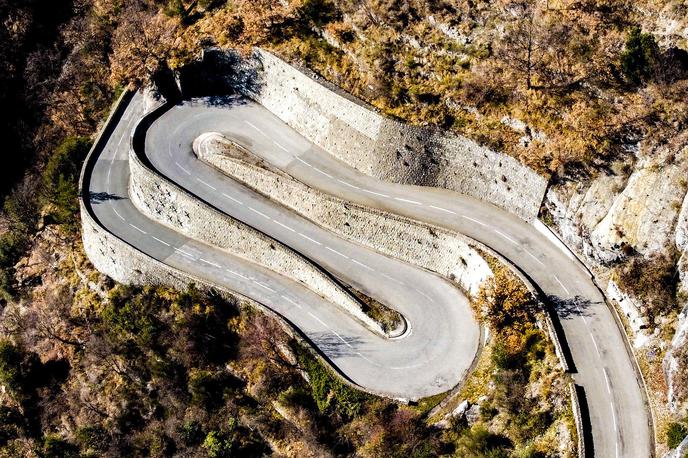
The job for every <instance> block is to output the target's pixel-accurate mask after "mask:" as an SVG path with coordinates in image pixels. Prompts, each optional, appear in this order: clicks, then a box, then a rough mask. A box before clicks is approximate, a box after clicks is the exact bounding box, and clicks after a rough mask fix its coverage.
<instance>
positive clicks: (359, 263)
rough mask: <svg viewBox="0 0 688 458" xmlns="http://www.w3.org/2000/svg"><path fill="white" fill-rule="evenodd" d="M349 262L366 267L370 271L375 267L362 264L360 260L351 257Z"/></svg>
mask: <svg viewBox="0 0 688 458" xmlns="http://www.w3.org/2000/svg"><path fill="white" fill-rule="evenodd" d="M351 262H353V263H354V264H358V265H359V266H361V267H363V268H364V269H368V270H370V271H373V272H375V269H373V268H372V267H370V266H368V265H366V264H363V263H362V262H361V261H357V260H356V259H351Z"/></svg>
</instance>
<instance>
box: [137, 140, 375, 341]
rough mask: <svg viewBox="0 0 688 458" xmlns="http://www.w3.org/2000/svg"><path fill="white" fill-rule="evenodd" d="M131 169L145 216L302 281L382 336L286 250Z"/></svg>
mask: <svg viewBox="0 0 688 458" xmlns="http://www.w3.org/2000/svg"><path fill="white" fill-rule="evenodd" d="M129 168H130V171H131V176H130V179H129V195H130V198H131V201H132V203H133V204H134V205H135V206H136V207H137V208H138V209H139V210H140V211H141V212H142V213H143V214H144V215H146V216H148V217H149V218H151V219H153V220H154V221H157V222H158V223H160V224H163V225H165V226H168V227H170V228H172V229H174V230H175V231H177V232H180V233H182V234H184V235H186V236H188V237H191V238H194V239H197V240H200V241H203V242H205V243H208V244H210V245H212V246H215V247H218V248H221V249H224V250H226V251H227V252H229V253H231V254H232V255H234V256H238V257H241V258H243V259H246V260H248V261H250V262H254V263H256V264H259V265H261V266H263V267H265V268H268V269H270V270H272V271H274V272H277V273H279V274H282V275H284V276H286V277H288V278H292V279H294V280H296V281H299V282H301V283H302V284H304V285H306V286H307V287H308V288H310V289H311V290H313V291H315V292H316V293H317V294H319V295H320V296H322V297H324V298H325V299H326V300H328V301H330V302H331V303H333V304H335V305H337V306H339V307H342V308H343V309H345V310H346V311H347V312H348V313H350V314H351V315H352V316H354V317H355V318H357V319H358V320H360V321H361V322H363V323H364V324H365V325H366V326H368V327H369V328H370V329H372V330H374V331H375V332H378V333H380V334H384V332H383V331H382V328H381V327H380V325H379V324H378V323H377V322H376V321H374V320H373V319H371V318H370V317H369V316H368V315H366V314H365V313H364V312H363V311H362V309H361V305H360V304H359V303H358V302H357V301H356V300H354V299H353V298H352V297H351V296H350V295H349V294H348V293H347V292H345V291H344V289H343V288H341V287H340V286H339V285H337V284H336V283H335V282H334V281H332V280H331V279H330V278H329V277H327V276H326V275H325V274H324V273H323V272H322V271H320V270H319V269H317V268H316V267H315V266H313V265H312V264H311V263H309V262H308V261H307V260H305V259H304V258H302V257H301V256H299V255H298V254H297V253H295V252H294V251H292V250H290V249H289V248H288V247H286V246H284V245H282V244H281V243H279V242H277V241H276V240H273V239H271V238H269V237H267V236H266V235H264V234H262V233H261V232H259V231H257V230H255V229H254V228H252V227H250V226H248V225H246V224H244V223H242V222H240V221H238V220H235V219H233V218H231V217H229V216H227V215H225V214H223V213H221V212H219V211H216V210H214V209H213V208H211V207H210V206H208V205H206V204H204V203H202V202H201V201H200V200H198V199H197V198H195V197H193V196H191V195H190V194H189V193H187V192H186V191H184V190H183V189H181V188H179V187H178V186H176V185H174V184H172V183H171V182H169V181H168V180H166V179H164V178H162V177H161V176H160V175H158V174H156V173H155V172H153V171H152V170H150V169H149V168H147V167H146V166H145V165H143V164H142V163H141V161H140V160H139V158H138V157H137V156H136V154H135V153H134V152H130V154H129Z"/></svg>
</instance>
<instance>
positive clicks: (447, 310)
mask: <svg viewBox="0 0 688 458" xmlns="http://www.w3.org/2000/svg"><path fill="white" fill-rule="evenodd" d="M216 102H217V100H214V101H213V103H209V101H207V100H195V101H191V102H185V103H183V104H180V105H177V106H174V107H173V108H171V109H170V110H169V111H167V112H166V113H164V114H163V115H162V116H161V117H160V118H158V119H157V120H156V121H155V122H154V123H153V124H152V125H151V127H150V128H149V130H148V133H147V136H146V141H145V154H146V155H147V157H148V159H149V160H150V162H151V163H152V164H153V166H154V168H155V169H156V171H157V172H158V173H160V174H161V175H162V176H164V177H166V178H167V179H169V180H171V181H173V182H175V183H176V184H177V185H179V186H181V187H182V188H184V189H186V190H188V191H189V192H190V193H192V194H194V195H195V196H197V197H198V198H199V199H201V200H203V201H205V202H207V203H209V204H211V205H213V206H214V207H216V208H218V209H220V210H221V211H223V212H225V213H227V214H229V215H231V216H233V217H235V218H237V219H239V220H241V221H244V222H245V223H247V224H249V225H251V226H253V227H255V228H257V229H259V230H260V231H262V232H264V233H266V234H268V235H269V236H271V237H273V238H275V239H276V240H279V241H280V242H282V243H284V244H285V245H287V246H289V247H291V248H292V249H294V250H295V251H298V252H300V253H302V254H304V255H305V256H307V257H308V258H310V259H312V260H313V261H314V262H316V263H317V264H319V265H320V266H321V267H323V268H325V269H327V270H328V271H330V272H331V273H332V274H334V275H335V276H337V277H339V278H340V279H342V280H343V281H345V282H347V283H350V284H351V285H353V286H354V287H356V288H358V289H360V290H362V291H364V292H366V293H367V294H369V295H371V296H373V297H375V298H376V299H378V300H380V301H382V302H384V303H386V304H390V305H392V306H393V307H394V308H395V309H397V310H398V311H400V312H401V313H402V314H403V315H404V317H405V318H406V319H407V321H408V322H409V325H410V330H409V332H407V333H406V334H405V336H404V337H403V338H401V339H384V338H382V337H380V336H378V335H376V334H374V333H372V332H370V331H369V330H368V329H366V328H365V327H364V326H363V325H362V324H361V323H360V322H358V321H356V320H355V319H353V318H351V317H350V316H349V315H348V314H346V313H344V312H342V310H341V309H339V308H338V307H336V306H334V305H332V304H329V303H327V302H326V301H324V300H323V299H322V298H321V297H320V296H318V295H316V294H315V293H313V292H312V291H310V290H309V289H307V288H305V287H304V286H303V285H301V284H299V283H297V282H294V281H292V280H289V279H287V278H285V277H282V276H280V275H278V274H276V273H274V272H271V271H269V270H267V269H263V268H261V267H260V266H257V265H256V264H254V263H252V262H250V261H248V260H244V259H241V258H239V257H236V256H232V255H230V254H228V253H227V252H225V251H222V250H219V249H216V248H214V247H211V246H208V245H205V244H203V243H200V242H198V241H195V240H191V239H189V238H186V237H184V236H182V235H180V234H178V233H176V232H174V231H173V230H171V229H169V228H167V227H164V226H162V225H160V224H157V223H155V222H153V221H151V220H149V219H147V218H146V217H145V216H143V215H142V214H141V213H139V212H138V210H137V209H136V208H135V207H134V206H133V205H132V204H131V202H130V201H129V199H128V198H127V196H128V192H127V183H128V175H129V169H128V162H127V154H128V149H129V138H130V133H131V131H132V129H133V128H134V126H135V124H136V122H137V120H138V119H139V118H140V116H141V115H142V98H141V96H140V95H138V94H137V95H136V96H135V97H134V99H133V100H132V101H131V102H130V104H129V106H128V108H127V110H126V111H125V113H124V115H123V117H122V119H121V120H120V121H119V124H118V126H117V128H116V129H115V131H114V132H113V134H112V135H111V136H110V138H109V140H108V143H107V145H106V147H105V148H104V150H103V151H102V153H101V155H100V157H99V158H98V160H97V162H96V164H95V166H94V170H93V175H92V178H91V182H90V183H89V190H90V192H91V194H92V195H96V196H106V198H99V199H97V200H96V199H93V198H92V199H91V202H92V207H93V209H94V212H95V214H96V216H97V218H98V220H99V221H100V223H101V224H103V226H104V227H105V228H106V229H107V230H109V231H110V232H112V233H113V234H114V235H116V236H118V237H120V238H122V239H123V240H125V241H127V242H128V243H130V244H132V245H133V246H135V247H136V248H138V249H139V250H141V251H143V252H144V253H146V254H148V255H150V256H152V257H154V258H156V259H159V260H161V261H163V262H165V263H167V264H169V265H170V266H173V267H176V268H179V269H181V270H184V271H187V272H191V273H193V274H194V275H197V276H200V277H203V278H207V279H209V280H211V281H213V282H217V283H220V284H223V285H226V286H227V287H228V288H230V289H233V290H236V291H238V292H240V293H242V294H244V295H246V296H249V297H251V298H253V299H255V300H257V301H259V302H261V303H263V304H265V305H267V306H269V307H271V308H272V309H274V310H275V311H277V312H278V313H280V314H281V315H283V316H284V317H285V318H286V319H287V320H288V321H290V322H291V323H292V324H294V325H295V326H297V327H298V328H299V329H301V330H302V331H303V332H304V333H305V334H306V335H307V336H308V337H309V338H310V339H311V340H312V341H313V342H314V343H315V345H316V346H317V347H318V348H319V349H320V350H321V351H323V353H325V354H326V355H327V357H328V358H329V359H330V360H331V361H332V362H333V364H334V365H335V366H336V367H337V368H339V370H341V371H342V372H343V373H344V374H345V375H346V376H347V377H349V378H350V379H351V380H352V381H354V382H355V383H357V384H359V385H361V386H363V387H366V388H368V389H370V390H373V391H376V392H379V393H383V394H386V395H389V396H392V397H404V398H418V397H422V396H427V395H430V394H435V393H439V392H442V391H445V390H447V389H449V388H450V387H451V386H452V385H454V384H456V383H457V382H458V381H459V380H460V378H461V377H462V376H463V375H464V374H465V372H466V370H468V369H469V367H470V364H471V362H472V360H473V357H474V355H475V352H476V350H477V348H478V340H479V335H480V333H479V328H478V326H477V324H476V323H475V321H474V320H473V318H472V317H471V312H470V308H469V306H468V303H467V301H466V299H465V297H463V296H462V295H461V294H460V293H459V292H458V291H457V290H456V289H455V288H453V287H452V286H451V285H450V284H449V283H447V282H445V281H444V280H442V279H441V278H440V277H438V276H435V275H432V274H430V273H428V272H427V271H424V270H422V269H418V268H415V267H412V266H409V265H408V264H405V263H402V262H399V261H396V260H394V259H391V258H389V257H386V256H383V255H381V254H379V253H376V252H374V251H372V250H369V249H366V248H363V247H361V246H360V245H357V244H354V243H350V242H348V241H347V240H344V239H342V238H340V237H338V236H336V235H334V234H332V233H330V232H329V231H326V230H324V229H322V228H320V227H319V226H317V225H315V224H313V223H311V222H309V221H308V220H305V219H304V218H302V217H300V216H298V215H296V214H294V213H292V212H291V211H289V210H288V209H285V208H283V207H280V206H279V205H277V204H275V203H273V202H271V201H270V200H267V199H265V198H263V197H262V196H260V195H259V194H257V193H254V192H252V191H251V190H249V189H247V188H245V187H243V186H241V185H240V184H239V183H236V182H234V181H233V180H231V179H228V178H227V177H225V176H224V175H222V174H221V173H220V172H218V171H217V170H215V169H214V168H212V167H211V166H209V165H207V164H205V163H203V162H202V161H199V160H198V159H197V158H196V156H195V155H194V154H193V152H192V148H191V145H192V142H193V140H194V139H195V138H196V137H198V136H199V135H201V134H203V133H207V132H219V133H222V134H223V135H225V136H226V137H228V138H230V139H232V140H234V141H236V142H238V143H240V144H242V145H243V146H245V147H246V148H248V149H249V150H251V151H252V152H253V153H255V154H257V155H259V156H261V157H263V158H264V159H265V160H266V161H268V162H270V163H271V164H272V165H274V166H275V167H278V168H280V169H282V170H283V171H285V172H287V173H289V174H291V175H292V176H294V177H295V178H297V179H298V180H300V181H302V182H304V183H306V184H308V185H309V186H311V187H313V188H316V189H319V190H322V191H324V192H327V193H331V194H334V195H337V196H338V197H340V198H344V199H346V200H349V201H351V202H355V203H358V204H362V205H366V206H370V207H373V208H379V209H382V210H386V211H390V212H393V213H397V214H401V215H404V216H408V217H411V218H414V219H417V220H422V221H427V222H430V223H433V224H437V225H440V226H444V227H446V228H449V229H451V230H455V231H457V232H461V233H463V234H465V235H467V236H469V237H471V238H474V239H476V240H478V241H480V242H482V243H484V244H486V245H488V246H489V247H491V248H492V249H494V250H496V251H497V252H499V253H500V254H502V255H503V256H504V257H505V258H507V259H509V260H510V261H511V262H513V263H514V264H516V265H517V266H519V267H520V268H521V269H522V270H523V271H524V272H525V273H526V274H527V275H528V276H529V277H530V278H531V279H532V280H533V281H534V282H535V283H536V284H537V285H538V286H539V287H540V288H541V289H542V290H543V292H544V293H545V294H547V295H548V296H550V297H551V298H552V299H553V300H554V301H555V302H556V303H557V304H558V305H557V313H558V315H559V317H560V322H561V326H562V328H563V331H564V334H565V338H566V343H567V344H568V347H569V348H570V352H571V357H572V360H573V362H574V364H575V370H576V372H575V373H574V374H573V377H574V380H575V382H576V383H577V384H578V385H580V386H582V387H583V388H584V390H585V395H586V399H587V405H588V408H589V413H590V423H591V430H592V439H593V444H594V452H595V456H600V457H620V456H624V457H646V456H650V454H651V444H650V438H651V435H650V430H649V423H648V413H647V411H646V408H645V404H644V401H643V399H644V398H643V395H642V387H641V386H640V384H639V383H638V381H637V379H636V376H635V372H634V370H633V363H632V360H631V357H630V356H629V354H628V352H627V350H626V347H625V344H624V340H623V336H622V334H621V332H620V330H619V328H618V326H617V324H616V322H615V320H614V317H613V315H612V313H611V311H610V310H609V308H608V306H607V305H606V304H605V302H604V298H603V296H602V295H601V294H600V292H599V290H598V289H597V287H596V286H595V285H594V284H593V282H592V281H591V279H590V278H589V276H588V274H587V272H585V271H584V270H583V269H582V267H581V266H580V265H579V264H578V263H577V262H575V261H574V260H572V259H570V258H569V257H568V256H567V255H565V254H564V253H563V252H562V251H560V250H559V249H558V248H557V247H556V246H555V245H554V244H552V243H551V242H550V241H549V240H548V239H547V238H546V237H545V236H543V235H542V234H541V233H540V232H538V231H537V230H536V229H535V228H534V227H533V226H532V225H530V224H527V223H526V222H524V221H523V220H521V219H520V218H518V217H516V216H515V215H512V214H510V213H508V212H506V211H504V210H502V209H500V208H498V207H496V206H493V205H491V204H488V203H486V202H483V201H479V200H476V199H473V198H470V197H466V196H461V195H459V194H457V193H454V192H451V191H447V190H443V189H437V188H427V187H417V186H405V185H397V184H393V183H387V182H383V181H379V180H377V179H374V178H372V177H369V176H366V175H363V174H361V173H360V172H358V171H356V170H354V169H352V168H351V167H349V166H347V165H346V164H343V163H342V162H340V161H338V160H337V159H336V158H334V157H333V156H331V155H330V154H328V153H327V152H326V151H324V150H322V149H321V148H319V147H317V146H315V145H313V144H311V143H310V142H309V141H307V140H306V139H304V138H303V137H302V136H300V135H299V134H298V133H297V132H296V131H294V130H293V129H291V128H290V127H289V126H287V125H286V124H284V123H283V122H281V121H280V120H279V119H278V118H276V117H275V116H274V115H272V114H271V113H270V112H269V111H267V110H266V109H264V108H263V107H262V106H260V105H257V104H255V103H252V102H247V101H242V100H238V99H227V100H226V101H225V103H220V104H218V103H216Z"/></svg>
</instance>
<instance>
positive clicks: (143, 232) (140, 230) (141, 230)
mask: <svg viewBox="0 0 688 458" xmlns="http://www.w3.org/2000/svg"><path fill="white" fill-rule="evenodd" d="M129 225H130V226H131V227H133V228H134V229H136V230H137V231H139V232H140V233H142V234H147V233H148V232H146V231H144V230H143V229H141V228H140V227H138V226H135V225H133V224H131V223H129Z"/></svg>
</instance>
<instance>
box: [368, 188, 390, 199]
mask: <svg viewBox="0 0 688 458" xmlns="http://www.w3.org/2000/svg"><path fill="white" fill-rule="evenodd" d="M362 191H363V192H367V193H368V194H374V195H376V196H380V197H389V196H388V195H387V194H382V193H379V192H375V191H371V190H370V189H362Z"/></svg>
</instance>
